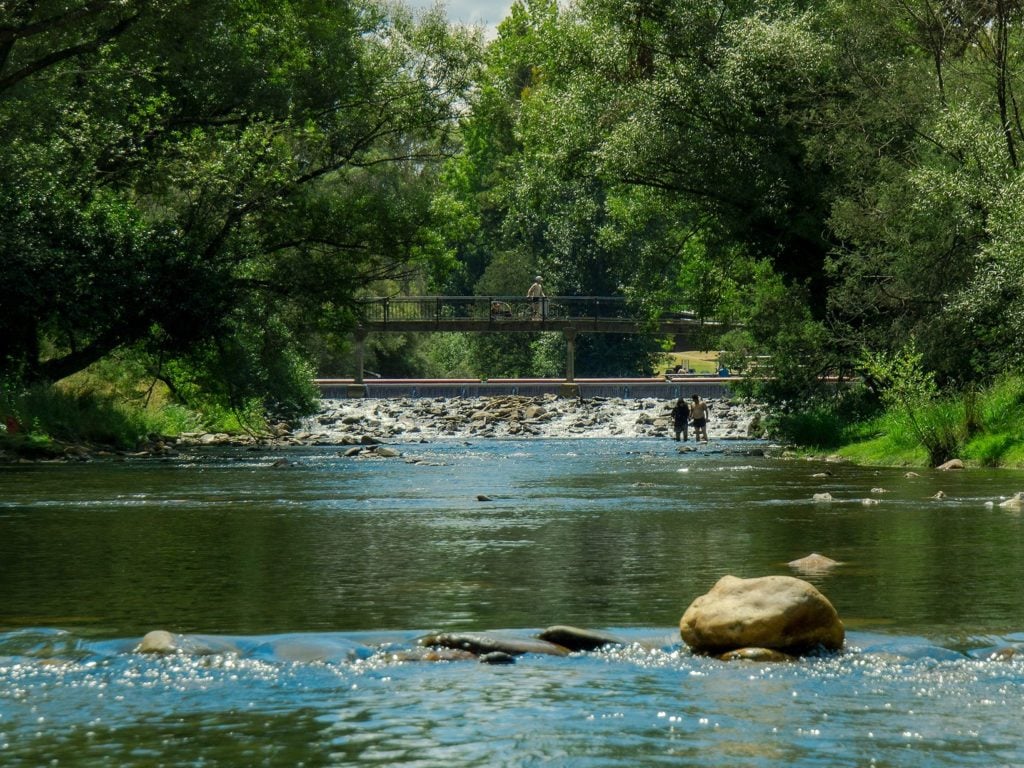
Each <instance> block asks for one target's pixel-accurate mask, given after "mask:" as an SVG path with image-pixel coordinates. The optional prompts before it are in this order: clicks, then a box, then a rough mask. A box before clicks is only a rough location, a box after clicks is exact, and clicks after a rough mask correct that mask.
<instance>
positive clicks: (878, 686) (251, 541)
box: [0, 438, 1024, 768]
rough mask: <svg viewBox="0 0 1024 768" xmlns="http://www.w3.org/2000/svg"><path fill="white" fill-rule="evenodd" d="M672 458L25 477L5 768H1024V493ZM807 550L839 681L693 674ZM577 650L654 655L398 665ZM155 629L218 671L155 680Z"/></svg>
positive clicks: (610, 456) (10, 530)
mask: <svg viewBox="0 0 1024 768" xmlns="http://www.w3.org/2000/svg"><path fill="white" fill-rule="evenodd" d="M676 445H677V444H676V443H673V442H671V441H668V440H655V439H593V438H588V439H578V440H556V439H544V440H538V439H534V440H524V441H518V440H492V441H479V442H466V441H462V440H452V441H447V442H445V441H435V442H430V443H409V444H406V445H402V446H400V448H401V451H402V453H403V456H402V457H400V458H391V459H379V458H378V459H365V458H364V459H357V458H344V457H341V456H339V455H338V449H337V448H331V447H327V446H323V447H314V446H308V447H298V448H294V449H291V450H288V451H287V452H284V451H281V450H276V451H270V450H269V449H261V450H241V449H234V450H231V449H225V450H221V451H219V452H217V451H207V452H205V453H202V454H196V455H193V456H181V457H176V458H171V459H166V460H155V459H148V460H137V461H134V460H127V461H114V460H110V461H99V462H92V463H88V464H61V465H14V466H5V467H2V468H0V765H3V766H5V767H7V768H10V767H11V766H19V767H20V766H33V767H34V766H44V765H60V766H66V765H72V766H165V765H166V766H199V765H202V766H299V765H304V766H334V765H352V764H370V765H403V766H404V765H409V766H446V767H449V766H534V765H545V766H548V765H556V766H557V765H565V766H639V765H645V766H646V765H702V766H707V765H713V766H783V765H786V766H790V765H807V766H813V765H821V766H945V765H948V766H965V765H977V766H994V765H1024V740H1022V739H1021V738H1020V725H1019V724H1020V720H1021V717H1022V716H1024V653H1022V655H1020V656H1015V655H1013V649H1015V648H1017V647H1018V646H1020V647H1021V648H1022V649H1024V564H1022V560H1021V558H1020V552H1021V550H1022V545H1024V524H1022V519H1021V516H1020V514H1019V513H1015V512H1012V511H1009V510H1007V509H1004V508H1001V507H999V506H998V504H999V502H1000V500H1001V499H1002V498H1004V497H1007V496H1010V495H1011V494H1013V493H1014V492H1016V491H1018V490H1022V489H1024V474H1022V473H1015V472H1009V471H1005V470H1004V471H984V470H970V471H967V472H962V473H940V472H933V471H921V473H920V476H919V477H912V478H907V477H905V476H904V472H903V471H901V470H896V469H882V470H874V469H866V468H858V467H853V466H849V465H843V464H825V463H820V462H807V461H802V460H783V459H772V458H764V457H762V456H757V455H745V449H746V448H756V447H757V446H756V444H747V445H745V444H739V443H733V444H729V445H726V444H724V443H719V444H712V445H711V446H705V447H703V448H701V449H700V450H698V451H696V452H692V453H686V454H680V453H677V451H676ZM754 453H756V451H754ZM282 457H285V458H287V460H288V464H287V466H274V463H275V462H277V463H281V462H280V461H279V460H280V459H281V458H282ZM826 472H827V473H830V474H829V475H827V476H825V477H814V476H813V475H815V474H820V473H826ZM878 489H884V492H883V491H880V490H878ZM940 490H941V491H943V492H944V493H945V494H946V498H945V499H943V500H936V499H933V498H931V497H932V496H933V495H934V494H935V493H936V492H937V491H940ZM825 491H828V492H829V493H831V494H832V496H833V499H834V500H833V501H832V502H831V503H822V502H815V501H813V500H812V497H813V495H814V494H815V493H821V492H825ZM479 496H486V497H487V498H489V499H490V500H480V499H479V498H478V497H479ZM864 499H871V500H874V501H877V502H878V503H869V504H865V503H864ZM811 552H820V553H823V554H826V555H828V556H830V557H832V558H834V559H836V560H839V561H841V562H842V565H840V566H838V567H836V568H835V569H833V570H832V571H831V572H829V573H828V574H822V575H818V576H808V577H806V578H808V580H810V581H812V582H813V583H814V584H815V585H816V586H817V587H818V588H819V589H821V591H822V592H824V593H825V594H826V595H827V596H828V597H829V599H830V600H831V601H832V602H833V604H834V605H835V606H836V608H837V610H838V611H839V614H840V616H841V617H842V618H843V620H844V623H845V625H846V627H847V647H846V649H845V650H844V652H842V653H840V654H837V655H834V656H830V657H823V658H812V659H806V660H803V661H800V662H797V663H788V664H786V663H770V664H752V663H745V662H733V663H725V662H721V661H718V660H715V659H708V658H701V657H695V656H693V655H691V654H690V653H689V652H688V651H687V650H686V648H685V646H683V645H681V643H680V638H679V633H678V629H677V627H678V621H679V618H680V616H681V615H682V613H683V611H684V610H685V608H686V607H687V605H688V604H689V603H690V602H691V601H692V600H693V599H694V598H695V597H697V596H698V595H700V594H703V593H704V592H706V591H707V590H708V589H709V588H710V587H711V586H712V585H713V584H714V583H715V581H716V580H717V579H718V578H720V577H721V576H723V575H725V574H733V575H736V576H742V577H752V576H762V575H769V574H791V575H799V574H793V572H792V571H791V570H790V568H789V567H788V566H787V562H788V561H790V560H793V559H796V558H799V557H802V556H804V555H807V554H809V553H811ZM553 624H572V625H576V626H581V627H585V628H591V629H601V630H606V631H611V632H614V633H615V634H618V635H621V636H622V637H624V638H625V639H627V640H628V641H629V643H628V644H627V645H625V646H623V647H619V648H616V649H613V650H606V651H600V652H594V653H588V654H573V655H571V656H569V657H565V658H558V657H549V656H534V655H527V656H523V657H520V658H519V659H518V660H517V662H516V663H515V664H514V665H507V666H494V665H487V664H480V663H478V662H476V661H459V662H433V663H431V662H408V661H400V660H398V659H397V658H396V653H397V652H401V651H402V650H405V649H410V648H412V647H414V645H415V640H416V638H417V637H419V636H421V635H422V634H425V633H427V632H431V631H437V630H446V631H452V630H502V631H505V632H506V633H512V634H516V635H521V636H524V637H528V636H530V635H532V634H533V633H535V632H536V631H538V630H540V629H543V628H544V627H546V626H549V625H553ZM154 629H164V630H168V631H170V632H173V633H180V634H181V635H184V636H185V637H184V638H183V639H182V642H184V643H185V644H186V645H188V646H189V647H190V648H192V649H193V651H194V652H185V653H175V654H171V655H154V654H141V653H137V652H135V648H136V647H137V645H138V643H139V641H140V639H141V638H142V636H143V635H144V634H145V633H147V632H149V631H150V630H154ZM996 651H998V652H999V653H998V655H997V656H995V657H993V653H994V652H996Z"/></svg>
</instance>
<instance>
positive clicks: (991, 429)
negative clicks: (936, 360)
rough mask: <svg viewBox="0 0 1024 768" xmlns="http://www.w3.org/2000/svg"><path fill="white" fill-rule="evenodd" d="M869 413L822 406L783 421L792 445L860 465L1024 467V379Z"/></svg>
mask: <svg viewBox="0 0 1024 768" xmlns="http://www.w3.org/2000/svg"><path fill="white" fill-rule="evenodd" d="M862 414H863V410H862V409H858V408H856V407H854V408H848V409H846V410H838V411H837V410H833V409H828V408H822V409H818V410H814V411H810V412H808V413H803V414H799V415H794V416H787V417H783V418H781V419H779V428H780V431H781V432H782V434H784V435H785V436H786V437H787V438H788V439H790V440H793V441H794V442H797V443H798V444H800V445H802V446H804V447H806V448H807V449H809V450H811V451H814V452H822V451H827V452H828V453H831V454H835V455H838V456H841V457H843V458H845V459H849V460H850V461H854V462H857V463H859V464H869V465H879V466H916V467H927V466H930V465H936V464H938V463H940V462H941V461H945V460H946V459H953V458H957V459H961V460H963V461H964V463H965V464H967V465H969V466H984V467H1015V468H1024V377H1020V376H1009V377H1006V378H1003V379H1001V380H1000V381H998V382H996V383H995V384H993V385H992V386H990V387H988V388H987V389H983V390H977V391H969V392H965V393H959V394H957V395H952V396H944V397H939V398H935V399H931V400H928V401H926V402H919V403H914V404H904V405H903V406H900V407H890V409H888V410H886V411H885V412H883V413H880V414H877V415H873V416H870V417H867V418H865V417H863V415H862Z"/></svg>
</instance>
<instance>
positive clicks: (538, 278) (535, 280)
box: [533, 275, 540, 283]
mask: <svg viewBox="0 0 1024 768" xmlns="http://www.w3.org/2000/svg"><path fill="white" fill-rule="evenodd" d="M533 281H534V282H535V283H539V282H540V275H537V276H536V277H535V278H533Z"/></svg>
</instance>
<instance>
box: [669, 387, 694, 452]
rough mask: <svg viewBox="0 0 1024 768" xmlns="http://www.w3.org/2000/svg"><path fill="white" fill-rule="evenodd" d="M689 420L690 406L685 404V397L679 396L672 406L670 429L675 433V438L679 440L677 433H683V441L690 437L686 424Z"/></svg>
mask: <svg viewBox="0 0 1024 768" xmlns="http://www.w3.org/2000/svg"><path fill="white" fill-rule="evenodd" d="M689 421H690V407H689V406H688V405H687V404H686V398H685V397H680V398H679V399H678V400H676V404H675V406H674V407H673V408H672V431H673V432H675V433H676V438H675V439H676V440H677V441H678V440H679V433H680V432H682V434H683V442H684V443H685V442H687V441H689V439H690V434H689V430H688V429H687V424H688V423H689Z"/></svg>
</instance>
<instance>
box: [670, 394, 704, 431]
mask: <svg viewBox="0 0 1024 768" xmlns="http://www.w3.org/2000/svg"><path fill="white" fill-rule="evenodd" d="M691 419H692V420H693V421H692V424H693V439H694V441H695V442H701V441H703V442H705V443H706V442H707V441H708V404H707V403H706V402H704V401H703V400H701V399H700V395H694V396H693V402H692V403H690V404H688V403H687V402H686V398H685V397H680V398H679V399H678V400H677V401H676V404H675V406H674V407H673V408H672V431H673V432H674V433H675V439H676V440H679V435H680V434H682V436H683V441H684V442H685V441H689V439H690V434H689V429H688V426H689V425H690V423H691V421H690V420H691Z"/></svg>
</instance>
